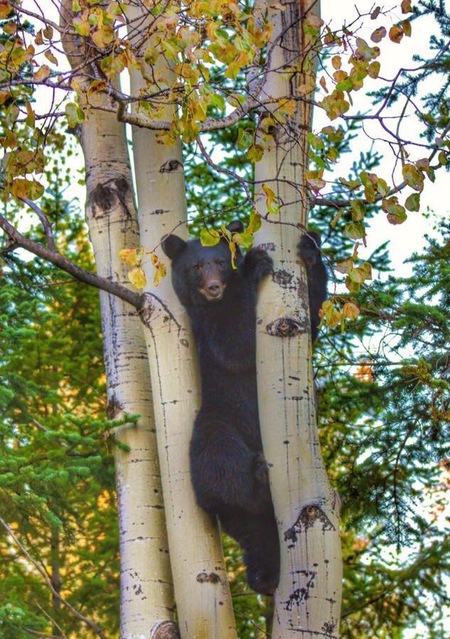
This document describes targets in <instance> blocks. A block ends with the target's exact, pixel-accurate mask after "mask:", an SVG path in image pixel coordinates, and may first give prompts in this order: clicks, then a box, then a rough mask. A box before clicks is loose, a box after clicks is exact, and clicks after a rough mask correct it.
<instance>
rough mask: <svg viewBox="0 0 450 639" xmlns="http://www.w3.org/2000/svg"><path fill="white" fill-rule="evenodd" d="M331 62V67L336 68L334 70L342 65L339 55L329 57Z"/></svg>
mask: <svg viewBox="0 0 450 639" xmlns="http://www.w3.org/2000/svg"><path fill="white" fill-rule="evenodd" d="M331 64H332V65H333V69H336V71H338V70H339V69H340V68H341V65H342V59H341V56H340V55H334V56H333V57H332V58H331Z"/></svg>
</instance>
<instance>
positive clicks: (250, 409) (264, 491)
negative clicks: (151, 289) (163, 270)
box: [162, 227, 280, 594]
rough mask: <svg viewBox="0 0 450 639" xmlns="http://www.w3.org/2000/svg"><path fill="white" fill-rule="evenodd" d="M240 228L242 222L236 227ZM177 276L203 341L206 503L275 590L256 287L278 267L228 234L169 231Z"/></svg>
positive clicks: (267, 588)
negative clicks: (210, 236) (193, 235)
mask: <svg viewBox="0 0 450 639" xmlns="http://www.w3.org/2000/svg"><path fill="white" fill-rule="evenodd" d="M234 230H236V227H235V228H234ZM162 248H163V250H164V252H165V254H166V255H167V257H169V259H170V260H172V283H173V287H174V289H175V292H176V294H177V295H178V298H179V300H180V302H181V303H182V304H183V306H184V307H185V308H186V310H187V312H188V315H189V318H190V321H191V325H192V329H193V331H194V336H195V339H196V343H197V349H198V356H199V362H200V374H201V386H202V402H201V407H200V411H199V413H198V415H197V417H196V420H195V424H194V430H193V435H192V440H191V445H190V463H191V475H192V482H193V486H194V491H195V494H196V497H197V502H198V504H199V505H200V506H201V507H202V508H203V509H204V510H206V511H207V512H208V513H210V514H211V515H213V516H216V515H217V516H218V517H219V520H220V522H221V525H222V527H223V529H224V530H225V531H226V532H227V533H228V534H229V535H231V536H232V537H234V538H235V539H236V540H237V541H238V542H239V544H240V545H241V546H242V548H243V550H244V560H245V563H246V566H247V580H248V583H249V585H250V587H251V588H253V590H255V591H256V592H259V593H263V594H268V593H272V592H273V591H274V590H275V588H276V586H277V584H278V579H279V563H280V559H279V542H278V531H277V525H276V521H275V516H274V511H273V505H272V500H271V496H270V489H269V480H268V472H267V464H266V461H265V459H264V456H263V452H262V442H261V434H260V426H259V415H258V396H257V387H256V361H255V360H256V355H255V347H256V344H255V337H256V289H257V286H258V284H259V282H260V281H261V279H262V278H263V277H265V276H267V275H269V274H270V273H271V271H272V260H271V258H270V257H269V256H268V254H267V253H266V251H264V250H262V249H258V248H254V249H251V250H250V251H248V253H247V254H246V255H245V257H244V256H243V255H242V254H241V253H240V252H239V250H238V251H237V255H236V260H235V263H236V268H235V269H233V268H232V264H231V255H230V250H229V248H228V244H227V242H226V241H224V240H221V241H220V242H219V243H218V244H216V245H215V246H213V247H205V246H202V245H201V243H200V240H190V241H188V242H185V241H184V240H182V239H180V238H179V237H177V236H176V235H169V236H166V237H165V238H164V239H163V241H162Z"/></svg>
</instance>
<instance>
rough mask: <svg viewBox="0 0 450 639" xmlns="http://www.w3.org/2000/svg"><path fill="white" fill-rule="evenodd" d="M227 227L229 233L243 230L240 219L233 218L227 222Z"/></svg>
mask: <svg viewBox="0 0 450 639" xmlns="http://www.w3.org/2000/svg"><path fill="white" fill-rule="evenodd" d="M227 229H228V230H229V231H230V233H242V231H243V230H244V225H243V224H242V222H241V221H240V220H233V221H232V222H230V223H229V224H227Z"/></svg>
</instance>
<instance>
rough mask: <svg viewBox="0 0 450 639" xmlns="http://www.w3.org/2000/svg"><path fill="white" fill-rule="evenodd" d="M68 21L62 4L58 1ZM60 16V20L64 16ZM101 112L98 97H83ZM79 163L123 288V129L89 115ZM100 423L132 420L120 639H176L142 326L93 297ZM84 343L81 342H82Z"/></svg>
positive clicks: (121, 465) (133, 234) (71, 47)
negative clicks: (100, 368) (101, 361)
mask: <svg viewBox="0 0 450 639" xmlns="http://www.w3.org/2000/svg"><path fill="white" fill-rule="evenodd" d="M63 5H64V8H65V9H66V12H65V13H64V14H63V16H62V19H66V20H69V19H70V17H69V13H70V6H71V2H70V0H64V3H63ZM67 10H68V12H67ZM64 46H65V50H66V54H67V56H68V59H69V61H70V62H72V63H73V64H76V65H78V64H79V63H80V54H82V50H81V49H80V47H79V43H77V42H74V41H72V40H71V39H69V38H66V39H65V41H64ZM90 99H91V100H92V101H94V102H95V103H96V106H101V104H102V102H104V101H105V100H106V98H105V96H100V95H98V94H97V95H93V96H91V97H90ZM81 143H82V148H83V153H84V156H85V163H86V179H87V208H86V216H87V221H88V225H89V232H90V239H91V241H92V244H93V248H94V253H95V260H96V267H97V272H98V274H99V275H101V276H103V277H105V278H109V279H113V280H115V281H119V282H121V283H123V284H126V282H127V277H126V269H125V267H124V266H123V265H122V264H121V262H120V259H119V251H120V249H122V248H133V247H136V246H139V230H138V224H137V218H136V211H135V206H134V202H133V190H132V189H133V187H132V183H131V172H130V166H129V161H128V155H127V147H126V139H125V127H124V125H123V124H121V123H119V122H118V121H117V118H115V117H114V116H113V115H111V114H104V113H102V112H101V111H98V110H92V111H91V112H90V113H89V114H88V118H87V120H86V121H85V123H84V124H83V126H82V129H81ZM100 302H101V315H102V331H103V340H104V356H105V366H106V375H107V390H108V416H109V417H110V418H123V417H124V415H126V414H130V415H136V414H138V415H139V416H140V418H139V422H138V425H137V426H134V425H133V424H131V423H130V424H129V425H128V426H127V425H124V426H122V427H120V428H118V429H116V432H115V437H116V438H117V439H118V440H119V441H120V442H121V443H122V444H123V445H124V446H126V447H128V449H129V451H127V450H122V449H120V448H115V462H116V482H117V493H118V506H119V527H120V560H121V609H120V617H121V637H122V639H141V638H142V639H143V638H144V637H145V638H147V637H148V636H149V632H150V629H151V628H159V629H160V630H161V631H160V634H159V635H156V634H155V635H154V636H158V637H160V638H161V639H162V638H163V637H165V638H167V639H169V637H173V636H176V626H175V624H174V623H173V615H174V601H173V588H172V577H171V572H170V563H169V555H168V547H167V536H166V529H165V520H164V509H163V499H162V489H161V479H160V473H159V464H158V457H157V447H156V436H155V429H154V418H153V406H152V395H151V387H150V374H149V369H148V363H147V354H146V346H145V340H144V337H143V331H142V325H141V322H140V319H139V317H138V315H137V314H136V312H135V309H134V308H132V307H131V306H129V305H128V304H127V303H125V302H123V301H122V300H120V299H119V298H117V297H114V296H112V295H109V294H107V293H104V292H101V293H100ZM86 338H87V339H88V336H86Z"/></svg>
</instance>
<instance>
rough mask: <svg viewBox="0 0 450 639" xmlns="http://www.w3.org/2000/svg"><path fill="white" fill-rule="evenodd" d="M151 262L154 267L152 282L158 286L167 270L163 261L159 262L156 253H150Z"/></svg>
mask: <svg viewBox="0 0 450 639" xmlns="http://www.w3.org/2000/svg"><path fill="white" fill-rule="evenodd" d="M151 260H152V264H153V266H154V267H155V274H154V276H153V283H154V285H155V286H158V285H159V283H160V281H161V280H162V279H163V277H166V274H167V271H166V266H165V264H164V262H161V260H160V259H159V257H158V256H157V255H156V253H152V254H151Z"/></svg>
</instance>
